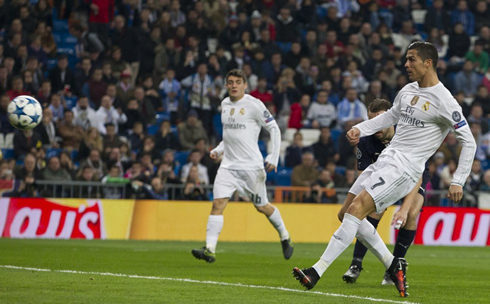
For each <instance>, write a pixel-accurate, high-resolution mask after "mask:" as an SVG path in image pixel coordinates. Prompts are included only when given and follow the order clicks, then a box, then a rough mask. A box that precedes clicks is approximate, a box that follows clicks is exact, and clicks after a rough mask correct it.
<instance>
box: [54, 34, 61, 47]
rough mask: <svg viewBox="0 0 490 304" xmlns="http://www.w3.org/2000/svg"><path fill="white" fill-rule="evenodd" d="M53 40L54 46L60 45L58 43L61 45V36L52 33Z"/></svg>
mask: <svg viewBox="0 0 490 304" xmlns="http://www.w3.org/2000/svg"><path fill="white" fill-rule="evenodd" d="M53 38H54V42H56V45H60V43H61V34H58V33H53Z"/></svg>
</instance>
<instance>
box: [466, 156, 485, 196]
mask: <svg viewBox="0 0 490 304" xmlns="http://www.w3.org/2000/svg"><path fill="white" fill-rule="evenodd" d="M482 182H483V170H482V167H481V162H480V160H478V159H476V158H475V159H474V160H473V164H472V165H471V171H470V175H469V176H468V179H467V181H466V184H465V190H466V191H468V194H469V195H468V197H467V198H469V199H470V201H471V202H472V204H473V205H475V202H476V201H477V196H476V195H477V194H476V193H475V192H476V191H478V189H479V188H480V185H481V183H482Z"/></svg>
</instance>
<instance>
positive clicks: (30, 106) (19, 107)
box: [7, 95, 43, 130]
mask: <svg viewBox="0 0 490 304" xmlns="http://www.w3.org/2000/svg"><path fill="white" fill-rule="evenodd" d="M7 111H8V115H9V121H10V123H11V124H12V126H14V127H16V128H17V129H20V130H31V129H33V128H34V127H35V126H37V125H38V124H39V123H40V122H41V119H42V118H43V108H42V107H41V104H40V103H39V101H37V100H36V99H35V98H33V97H31V96H27V95H20V96H17V97H15V98H14V100H12V102H10V104H9V106H8V108H7Z"/></svg>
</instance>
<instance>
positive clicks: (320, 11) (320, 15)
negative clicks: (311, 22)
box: [316, 5, 327, 19]
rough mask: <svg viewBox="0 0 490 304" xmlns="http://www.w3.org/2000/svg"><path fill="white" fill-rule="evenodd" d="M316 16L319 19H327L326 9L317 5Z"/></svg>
mask: <svg viewBox="0 0 490 304" xmlns="http://www.w3.org/2000/svg"><path fill="white" fill-rule="evenodd" d="M316 15H317V16H318V18H319V19H325V18H326V17H327V9H326V8H325V7H323V6H320V5H317V7H316Z"/></svg>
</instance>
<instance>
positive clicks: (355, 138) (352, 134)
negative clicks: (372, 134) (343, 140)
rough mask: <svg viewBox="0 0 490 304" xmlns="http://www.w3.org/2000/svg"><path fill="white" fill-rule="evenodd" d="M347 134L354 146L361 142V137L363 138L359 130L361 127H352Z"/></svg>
mask: <svg viewBox="0 0 490 304" xmlns="http://www.w3.org/2000/svg"><path fill="white" fill-rule="evenodd" d="M346 136H347V139H348V140H349V143H350V144H351V145H352V146H355V145H357V144H358V143H359V139H360V138H361V131H359V129H358V128H356V127H352V129H350V130H349V131H348V132H347V134H346Z"/></svg>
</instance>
